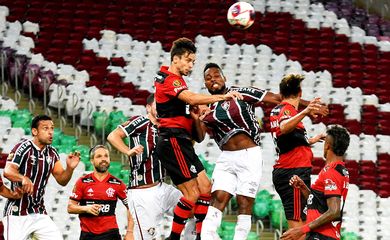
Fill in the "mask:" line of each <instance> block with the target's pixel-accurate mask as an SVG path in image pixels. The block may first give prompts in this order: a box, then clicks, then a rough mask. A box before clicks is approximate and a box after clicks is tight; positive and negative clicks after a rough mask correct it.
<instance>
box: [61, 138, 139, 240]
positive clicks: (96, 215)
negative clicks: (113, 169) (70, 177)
mask: <svg viewBox="0 0 390 240" xmlns="http://www.w3.org/2000/svg"><path fill="white" fill-rule="evenodd" d="M89 156H90V160H91V162H92V164H93V167H94V170H93V172H92V173H90V174H87V175H85V176H83V177H81V178H80V179H78V181H77V182H76V185H75V186H74V188H73V192H72V195H71V196H70V199H69V204H68V213H73V214H79V218H80V225H81V234H80V240H106V239H109V240H121V239H122V238H121V235H120V234H119V229H118V224H117V222H116V217H115V208H116V203H117V200H118V199H120V200H122V203H123V204H124V205H125V206H126V208H127V220H128V226H127V231H126V235H125V240H133V239H134V238H133V227H134V224H133V219H132V217H131V214H130V212H129V210H128V206H127V197H126V185H125V184H124V183H123V182H122V181H121V180H119V179H118V178H116V177H114V176H112V175H111V174H110V173H109V172H108V169H109V167H110V156H109V152H108V149H107V148H106V147H105V146H103V145H97V146H95V147H93V148H92V149H91V150H90V153H89Z"/></svg>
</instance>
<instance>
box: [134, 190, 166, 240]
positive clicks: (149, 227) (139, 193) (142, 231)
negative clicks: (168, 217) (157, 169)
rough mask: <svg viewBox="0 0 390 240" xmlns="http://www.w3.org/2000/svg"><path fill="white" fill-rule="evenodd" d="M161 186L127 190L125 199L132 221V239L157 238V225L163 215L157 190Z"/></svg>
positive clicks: (145, 239) (149, 239)
mask: <svg viewBox="0 0 390 240" xmlns="http://www.w3.org/2000/svg"><path fill="white" fill-rule="evenodd" d="M160 188H161V185H160V184H159V185H157V186H154V187H150V188H143V189H129V190H128V192H127V199H128V202H129V209H130V213H131V215H132V217H133V221H134V239H135V240H152V239H155V238H156V237H158V236H159V234H160V233H159V232H158V231H159V228H158V224H159V223H160V221H161V217H160V216H161V215H162V213H163V210H162V207H161V199H160V198H159V190H160Z"/></svg>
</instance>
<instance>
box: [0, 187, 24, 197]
mask: <svg viewBox="0 0 390 240" xmlns="http://www.w3.org/2000/svg"><path fill="white" fill-rule="evenodd" d="M0 195H1V196H3V197H5V198H10V199H19V198H21V197H22V195H23V193H22V190H21V189H20V188H16V189H15V191H12V190H11V189H9V188H8V187H7V186H5V185H1V186H0Z"/></svg>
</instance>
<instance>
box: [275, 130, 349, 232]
mask: <svg viewBox="0 0 390 240" xmlns="http://www.w3.org/2000/svg"><path fill="white" fill-rule="evenodd" d="M349 140H350V137H349V133H348V131H347V130H346V129H345V128H343V127H342V126H338V125H333V126H329V127H328V129H327V131H326V137H325V144H324V158H325V160H326V165H325V167H324V168H323V169H322V170H321V172H320V173H319V175H318V179H317V180H316V181H315V183H313V184H312V185H311V189H310V188H309V187H308V186H307V185H306V184H305V182H304V181H303V180H302V179H301V178H300V177H298V176H296V175H295V176H293V177H292V178H291V179H290V185H291V186H293V187H294V188H296V189H298V190H299V191H301V192H302V195H303V196H304V197H305V199H307V223H306V224H305V225H304V226H302V227H295V228H291V229H289V230H288V231H287V232H285V233H284V234H283V235H282V237H281V239H282V240H296V239H300V238H302V237H303V236H304V235H305V234H306V239H318V240H339V239H340V230H341V223H342V213H343V209H344V204H345V200H346V198H347V193H348V185H349V173H348V170H347V168H346V167H345V163H344V161H343V156H344V154H345V152H346V151H347V149H348V146H349Z"/></svg>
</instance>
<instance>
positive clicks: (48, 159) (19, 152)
mask: <svg viewBox="0 0 390 240" xmlns="http://www.w3.org/2000/svg"><path fill="white" fill-rule="evenodd" d="M59 159H60V157H59V155H58V153H57V150H56V149H55V148H53V147H52V146H50V145H47V146H45V147H44V148H43V149H42V150H40V149H39V148H38V147H37V146H36V145H35V144H34V143H33V142H32V141H31V140H23V141H21V142H20V143H18V144H17V145H16V146H15V147H14V148H13V149H12V151H11V153H10V154H9V155H8V158H7V162H9V163H12V164H15V165H16V166H18V167H19V173H20V174H22V175H24V176H27V177H28V178H30V179H31V181H32V183H33V184H34V193H33V194H32V195H31V196H28V195H27V194H23V196H22V198H21V199H16V200H13V199H8V201H7V203H6V205H5V209H4V215H5V216H7V215H15V216H23V215H28V214H36V213H39V214H47V212H46V209H45V206H44V203H43V197H44V194H45V187H46V184H47V181H48V179H49V177H50V174H51V172H52V171H53V168H54V164H55V163H56V162H57V161H59ZM15 187H21V182H12V183H11V189H12V190H14V189H15Z"/></svg>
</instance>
